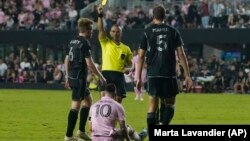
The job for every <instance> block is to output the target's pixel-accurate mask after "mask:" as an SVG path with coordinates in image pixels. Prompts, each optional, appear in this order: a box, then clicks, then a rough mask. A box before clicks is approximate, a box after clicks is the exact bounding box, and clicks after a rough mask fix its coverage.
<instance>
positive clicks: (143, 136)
mask: <svg viewBox="0 0 250 141" xmlns="http://www.w3.org/2000/svg"><path fill="white" fill-rule="evenodd" d="M138 135H139V136H140V138H141V141H143V140H144V139H145V138H146V137H147V136H148V130H147V129H146V128H144V129H143V130H142V131H141V132H140V133H139V134H138Z"/></svg>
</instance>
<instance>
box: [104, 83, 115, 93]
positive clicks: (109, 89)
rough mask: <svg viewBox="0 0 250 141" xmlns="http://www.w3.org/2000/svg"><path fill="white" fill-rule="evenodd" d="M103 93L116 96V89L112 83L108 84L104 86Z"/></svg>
mask: <svg viewBox="0 0 250 141" xmlns="http://www.w3.org/2000/svg"><path fill="white" fill-rule="evenodd" d="M105 91H106V92H108V93H109V94H112V95H115V94H116V87H115V85H114V84H113V83H109V84H107V85H106V86H105Z"/></svg>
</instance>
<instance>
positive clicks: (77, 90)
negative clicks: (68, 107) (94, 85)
mask: <svg viewBox="0 0 250 141" xmlns="http://www.w3.org/2000/svg"><path fill="white" fill-rule="evenodd" d="M68 81H69V86H70V88H71V90H72V100H76V101H81V100H83V99H84V97H86V96H89V95H90V91H89V89H88V88H87V83H86V80H85V79H71V78H68Z"/></svg>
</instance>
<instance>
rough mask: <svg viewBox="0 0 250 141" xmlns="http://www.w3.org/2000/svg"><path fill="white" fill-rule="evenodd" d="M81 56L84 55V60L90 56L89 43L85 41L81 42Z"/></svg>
mask: <svg viewBox="0 0 250 141" xmlns="http://www.w3.org/2000/svg"><path fill="white" fill-rule="evenodd" d="M82 48H83V54H84V58H89V57H90V56H91V47H90V43H89V42H87V41H85V42H83V47H82Z"/></svg>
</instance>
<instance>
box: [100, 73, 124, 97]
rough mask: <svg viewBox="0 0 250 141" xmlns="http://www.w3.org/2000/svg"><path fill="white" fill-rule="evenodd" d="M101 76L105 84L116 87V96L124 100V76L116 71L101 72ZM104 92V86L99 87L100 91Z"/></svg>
mask: <svg viewBox="0 0 250 141" xmlns="http://www.w3.org/2000/svg"><path fill="white" fill-rule="evenodd" d="M102 75H103V76H104V77H105V79H106V80H107V84H109V83H113V84H114V85H115V86H116V91H117V95H118V96H120V97H122V98H125V97H126V88H125V78H124V74H123V73H121V72H117V71H102ZM104 90H105V86H101V91H104Z"/></svg>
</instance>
